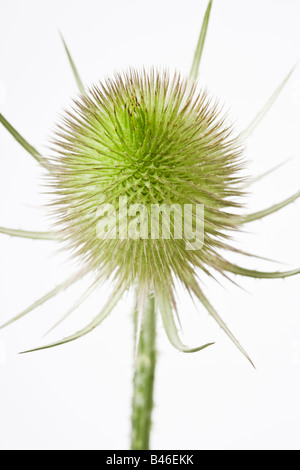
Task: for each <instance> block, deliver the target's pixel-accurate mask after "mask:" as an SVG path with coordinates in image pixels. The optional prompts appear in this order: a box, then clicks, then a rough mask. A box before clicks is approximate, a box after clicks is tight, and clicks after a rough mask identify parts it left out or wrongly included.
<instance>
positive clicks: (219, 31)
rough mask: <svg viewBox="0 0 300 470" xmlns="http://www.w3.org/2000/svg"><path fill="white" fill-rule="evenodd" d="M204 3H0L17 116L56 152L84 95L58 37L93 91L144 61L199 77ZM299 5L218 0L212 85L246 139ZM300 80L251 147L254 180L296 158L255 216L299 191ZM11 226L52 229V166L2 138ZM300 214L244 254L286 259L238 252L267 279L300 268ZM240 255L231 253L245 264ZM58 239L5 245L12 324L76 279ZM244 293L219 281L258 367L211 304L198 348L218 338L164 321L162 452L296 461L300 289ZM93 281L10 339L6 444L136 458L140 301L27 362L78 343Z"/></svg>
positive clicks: (6, 311) (3, 420) (240, 240)
mask: <svg viewBox="0 0 300 470" xmlns="http://www.w3.org/2000/svg"><path fill="white" fill-rule="evenodd" d="M205 7H206V2H204V1H200V0H186V1H185V2H183V1H181V0H180V1H179V0H176V1H175V0H163V1H162V0H111V1H104V0H85V1H83V0H78V1H76V0H72V1H67V0H51V1H49V0H46V1H45V0H44V1H43V2H41V1H38V0H27V1H26V2H24V1H21V0H1V7H0V47H1V49H0V101H1V107H0V112H2V113H3V114H4V115H5V116H6V118H7V119H8V120H10V121H11V122H12V123H13V125H14V126H15V127H16V128H17V129H18V130H19V131H20V132H21V133H22V134H23V135H24V136H25V137H26V138H27V139H28V140H29V141H30V142H31V143H32V144H33V145H36V146H37V147H38V148H39V149H41V150H42V151H45V152H47V141H48V139H49V138H50V136H51V132H52V129H53V126H54V123H55V121H56V120H57V116H58V114H59V113H60V112H61V110H62V108H63V107H65V106H68V104H69V103H70V99H71V97H74V95H75V94H76V84H75V82H74V79H73V77H72V73H71V71H70V68H69V65H68V63H67V59H66V56H65V52H64V50H63V47H62V44H61V41H60V38H59V34H58V29H60V30H61V31H62V32H63V34H64V36H65V39H66V41H67V43H68V45H69V48H70V50H71V52H72V55H73V57H74V60H75V62H76V64H77V66H78V69H79V70H80V72H81V75H82V78H83V79H84V81H85V82H86V83H87V84H92V83H93V82H96V81H97V80H99V79H102V78H104V77H105V76H107V75H110V74H112V73H113V71H114V70H118V69H123V68H125V67H127V66H129V65H132V66H137V67H140V66H143V65H145V66H151V65H158V66H167V67H170V69H171V70H173V69H174V68H177V69H179V70H181V71H182V72H183V73H187V72H188V71H189V67H190V64H191V61H192V56H193V51H194V49H195V45H196V41H197V38H198V33H199V28H200V24H201V21H202V16H203V14H204V10H205ZM299 15H300V3H299V1H298V0H284V1H283V0H280V1H279V0H251V1H250V0H249V1H248V0H247V1H246V0H244V1H243V2H241V1H239V0H226V1H221V0H215V2H214V5H213V10H212V16H211V22H210V26H209V32H208V37H207V43H206V48H205V53H204V56H203V62H202V67H201V84H203V86H207V87H208V88H209V90H210V92H211V93H212V94H213V95H215V96H217V97H219V98H220V100H221V102H222V103H224V104H225V108H226V109H228V110H229V113H230V117H231V119H232V121H233V122H235V123H236V126H237V128H238V129H242V128H243V127H244V126H246V125H247V123H248V122H249V121H250V120H251V119H252V117H253V116H254V115H255V114H256V112H257V111H258V110H259V109H260V108H261V107H262V105H263V104H264V102H265V101H266V99H267V98H268V97H269V96H270V94H271V93H272V92H273V90H274V89H275V88H276V87H277V85H278V84H279V83H280V81H281V80H282V79H283V78H284V76H285V75H286V74H287V73H288V71H289V70H290V68H291V67H292V66H293V65H294V64H295V62H296V61H297V60H298V59H299V57H300V29H299ZM299 110H300V70H299V68H298V69H297V70H296V72H295V73H294V75H293V77H292V79H291V80H290V82H289V83H288V85H287V87H286V88H285V90H284V92H283V93H282V95H281V96H280V98H279V99H278V101H277V102H276V104H275V105H274V107H273V108H272V110H271V111H270V112H269V114H268V116H267V117H266V118H265V120H264V121H263V123H262V124H261V125H260V127H259V129H257V130H256V131H255V133H254V135H253V136H252V137H251V138H250V139H249V142H248V149H247V158H248V160H249V166H248V168H249V173H251V174H254V175H256V174H259V173H260V172H263V171H265V170H267V169H269V168H270V167H272V166H274V165H275V164H276V163H279V162H281V161H283V160H285V159H286V158H289V157H294V159H293V160H292V161H291V162H290V163H288V164H287V165H286V166H285V167H283V168H281V169H280V170H278V171H277V172H276V173H274V174H273V175H271V176H269V177H268V178H266V179H265V180H263V181H262V182H261V183H258V184H256V185H254V186H253V187H252V190H253V194H251V195H250V197H249V199H248V201H247V202H248V210H249V211H253V210H258V209H262V208H264V207H267V206H268V205H270V204H273V203H275V202H277V201H281V200H282V199H284V198H285V197H287V196H289V195H290V194H293V193H294V192H296V191H297V190H299V174H300V173H299V172H300V155H299V152H300V150H299V124H300V119H299V118H300V111H299ZM0 139H1V146H0V149H1V153H0V194H1V198H0V226H6V227H13V228H23V229H28V230H43V229H47V217H46V214H47V210H46V209H41V205H42V204H43V202H44V201H45V197H44V196H43V195H42V194H41V193H42V191H43V186H42V180H41V179H40V176H41V171H40V169H39V167H38V165H37V164H36V163H35V161H34V160H33V159H32V158H31V157H30V155H28V154H27V153H26V152H25V151H24V150H23V149H22V148H21V147H20V146H19V145H18V144H17V143H16V142H15V141H14V140H13V139H12V137H11V136H10V135H9V134H8V133H7V132H6V131H5V129H3V128H0ZM299 208H300V206H299V202H297V203H295V204H292V205H291V206H290V207H288V208H286V209H284V210H283V211H281V212H279V213H277V214H275V215H273V216H270V217H268V218H266V219H264V220H263V221H261V222H255V223H253V224H250V225H248V226H247V233H245V234H241V235H240V236H238V237H237V239H236V246H238V247H239V248H241V249H246V250H248V251H251V252H254V253H256V254H260V255H263V256H267V257H271V258H273V259H276V260H281V261H283V262H285V263H286V264H285V265H280V264H272V263H267V262H263V261H259V260H258V261H256V260H255V259H253V260H251V259H250V260H249V259H247V258H244V259H242V258H235V261H237V260H238V261H239V263H240V264H243V265H244V266H248V267H253V268H254V269H255V268H256V269H265V270H276V269H290V268H291V267H298V266H299V265H300V254H299V236H300V224H299ZM231 259H232V260H233V259H234V258H233V257H232V258H231ZM73 269H74V266H73V265H72V263H71V262H68V261H67V257H66V256H65V255H63V254H61V253H57V247H53V244H52V243H51V242H43V241H31V240H22V239H16V238H15V239H12V238H10V237H7V236H5V235H1V238H0V286H1V296H0V323H2V322H3V321H5V320H7V319H9V318H11V317H12V316H13V315H15V314H17V313H19V312H20V311H22V309H24V308H25V307H27V306H28V305H29V304H30V303H32V302H33V301H34V300H36V299H37V298H38V297H39V296H41V295H42V294H44V293H45V292H47V291H48V290H50V289H51V288H52V287H53V286H55V285H56V284H57V283H58V282H60V281H62V280H64V278H65V277H67V276H68V275H69V273H70V272H72V271H73ZM240 284H241V286H242V287H243V288H244V289H245V290H246V291H244V290H241V289H239V288H237V287H235V286H234V285H233V284H230V283H223V287H221V286H218V285H217V284H216V283H214V282H207V290H206V292H207V295H208V297H209V298H210V300H211V301H212V303H213V304H214V305H215V307H216V309H217V310H218V312H219V313H220V315H221V316H222V317H223V318H224V320H225V321H226V322H227V323H228V325H229V327H230V328H231V329H232V331H233V332H234V333H235V334H236V336H237V337H238V339H239V340H240V342H241V343H242V345H243V346H244V347H245V349H246V350H247V351H248V353H249V354H250V356H251V358H252V359H253V361H254V363H255V365H256V367H257V370H254V369H252V367H251V366H250V365H249V363H248V362H247V361H246V360H245V358H244V357H243V356H242V355H241V354H240V353H239V351H238V350H237V349H236V348H235V347H234V345H233V344H232V343H231V342H230V341H229V340H228V339H227V337H226V336H225V334H223V333H222V332H221V331H220V329H219V328H218V326H217V325H216V324H215V323H214V321H213V320H212V319H211V318H209V317H208V314H207V313H206V312H205V311H204V310H203V309H202V308H201V307H200V306H199V305H196V306H194V305H193V304H191V303H190V302H189V301H188V300H187V299H186V297H185V296H184V295H183V296H181V310H180V311H181V314H182V319H183V324H184V338H185V342H186V343H188V344H191V345H195V344H199V343H200V344H201V343H203V342H207V341H215V342H216V344H215V345H214V346H213V347H211V348H209V349H207V350H205V351H203V352H200V353H197V354H194V355H184V354H180V353H178V352H177V351H175V350H174V349H173V348H172V347H171V346H170V345H169V343H168V341H167V340H166V336H165V333H164V330H163V328H162V327H161V324H159V363H158V369H157V382H156V389H155V405H156V406H155V411H154V416H153V419H154V423H153V435H152V448H154V449H295V448H296V449H299V447H300V428H299V420H300V407H299V396H300V308H299V277H298V278H297V277H295V278H289V279H286V280H274V281H269V280H265V281H257V280H252V279H241V280H240ZM86 285H87V284H86V283H82V285H80V284H79V285H76V286H74V287H73V288H72V289H70V290H69V291H67V292H66V293H63V294H61V295H60V296H58V297H57V298H55V299H53V300H51V301H50V302H49V303H47V304H45V305H44V306H42V307H40V308H39V309H37V310H36V311H35V312H33V313H31V314H30V315H29V316H28V317H26V318H24V319H23V320H21V321H20V322H18V323H16V324H14V325H13V326H11V327H9V328H7V329H6V330H3V331H1V332H0V448H1V449H127V448H128V442H129V433H130V428H129V418H130V399H131V379H132V349H133V341H132V327H131V317H130V313H131V304H132V299H130V298H128V299H125V300H124V301H123V302H121V303H120V305H119V307H118V308H117V309H116V310H115V311H114V312H113V314H112V315H111V316H110V317H109V318H108V319H107V320H106V321H105V322H104V323H103V324H102V325H101V326H100V327H99V328H98V329H97V330H96V331H94V332H93V333H91V334H90V335H89V336H87V337H85V338H82V339H80V340H78V341H77V342H75V343H72V344H68V345H65V346H62V347H60V348H56V349H52V350H47V351H42V352H37V353H34V354H29V355H23V356H22V355H21V356H20V355H18V354H17V353H18V351H21V350H23V349H26V348H29V347H33V346H36V345H40V344H44V343H45V342H49V341H50V340H53V339H57V338H60V337H62V336H64V335H66V334H69V333H71V332H73V331H75V330H77V329H78V328H79V327H81V326H83V325H85V324H86V323H87V322H88V321H89V320H90V319H91V318H92V317H93V316H95V315H96V314H97V313H98V311H99V309H100V308H101V305H103V303H104V301H105V298H106V296H107V292H108V288H107V286H105V287H104V288H103V289H101V290H100V291H99V292H97V293H96V294H95V295H94V296H93V297H92V298H91V299H90V300H89V301H88V302H87V303H86V304H85V305H84V306H83V307H82V308H80V309H79V310H78V312H76V313H74V315H73V317H72V318H70V319H69V320H68V321H67V322H66V323H65V324H63V325H61V326H60V327H59V328H58V329H57V330H56V331H55V332H53V333H52V334H51V335H49V336H48V337H46V338H42V336H43V334H44V333H45V332H46V331H47V329H48V328H49V327H50V326H51V325H52V324H53V323H54V322H55V320H57V319H58V318H59V317H60V316H61V315H62V314H63V313H64V312H65V311H66V310H67V308H68V306H70V305H71V304H72V302H73V301H74V300H75V299H76V298H77V297H76V296H78V295H79V291H80V292H81V291H82V290H83V289H84V287H85V286H86Z"/></svg>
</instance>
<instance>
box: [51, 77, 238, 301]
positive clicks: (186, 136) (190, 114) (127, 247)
mask: <svg viewBox="0 0 300 470" xmlns="http://www.w3.org/2000/svg"><path fill="white" fill-rule="evenodd" d="M50 165H51V170H52V171H51V175H50V178H51V184H52V187H53V192H54V207H55V209H54V214H55V217H56V221H57V224H58V227H59V229H60V233H61V236H62V238H63V239H64V240H65V241H67V242H68V243H69V246H70V247H71V249H72V250H73V251H74V252H75V253H76V254H77V255H78V256H80V257H81V258H82V259H83V260H84V262H85V263H87V264H88V266H89V267H90V269H91V270H95V271H97V272H98V273H101V276H103V277H106V278H107V277H110V276H114V277H115V278H116V279H117V280H118V282H119V283H121V284H123V285H127V286H130V285H131V284H133V283H135V282H138V284H139V285H141V286H143V288H144V287H145V286H146V288H150V286H152V287H153V288H154V290H161V289H163V290H166V289H167V290H168V292H169V293H170V295H171V292H172V286H173V282H174V278H179V279H180V280H181V281H182V282H183V283H184V284H185V285H187V286H189V285H190V284H189V279H190V276H193V277H194V276H195V268H202V269H203V270H204V271H205V272H207V269H209V268H210V267H213V268H216V269H218V268H219V269H220V270H221V271H222V269H221V268H220V266H219V261H220V258H219V255H218V249H219V248H224V247H226V246H227V243H226V240H227V238H228V236H229V231H231V230H236V229H238V217H237V216H236V215H235V214H234V211H232V209H233V208H236V207H239V206H240V205H241V200H242V196H243V191H242V189H241V185H240V183H241V180H242V178H241V177H240V173H239V172H240V169H241V168H242V152H241V148H240V145H239V142H238V141H237V139H235V138H234V137H233V136H232V130H231V128H230V127H228V126H226V125H225V119H224V117H223V116H221V115H220V112H219V108H218V105H217V104H216V103H213V102H212V100H211V99H210V98H209V96H208V94H207V92H205V91H200V92H198V91H197V89H196V85H195V83H191V82H189V81H188V80H186V79H183V78H182V77H181V76H180V75H179V74H177V73H176V74H175V75H174V76H173V77H171V76H170V75H169V74H168V72H166V71H163V72H161V73H159V72H157V71H155V70H154V69H152V70H150V72H146V71H142V72H138V71H137V70H135V69H131V70H129V71H128V72H127V73H123V74H116V75H115V76H114V78H113V79H107V80H106V81H105V82H104V83H100V84H98V85H95V86H93V87H92V88H91V89H90V90H89V92H88V93H86V94H85V95H83V96H81V97H80V98H79V99H78V100H76V101H75V102H74V106H73V110H72V111H69V112H67V114H66V116H65V117H64V119H63V123H62V124H61V126H60V127H59V128H58V129H57V140H56V142H55V154H54V155H53V156H52V157H51V158H50ZM120 198H121V199H120ZM122 198H123V199H122ZM124 198H126V203H127V204H128V207H130V206H132V205H134V204H135V205H137V204H139V205H142V206H143V207H144V208H145V209H146V214H144V216H145V218H146V220H147V223H148V225H146V231H145V232H144V233H143V234H142V232H141V231H140V232H139V235H138V236H136V237H135V238H134V237H129V238H128V236H127V237H123V238H122V236H120V233H119V232H118V230H117V232H115V227H114V226H110V225H109V224H108V225H106V237H104V238H103V237H102V238H101V237H99V233H98V231H97V227H98V224H99V223H100V222H101V220H103V215H106V216H107V215H108V216H115V215H116V214H117V213H118V214H119V213H120V205H121V204H122V201H124V200H125V199H124ZM108 204H110V206H108ZM105 205H106V206H105ZM153 205H159V206H160V207H161V206H162V205H166V206H168V207H169V208H170V207H172V211H171V212H170V214H171V215H170V224H171V230H170V237H169V238H163V236H161V235H160V236H159V237H158V238H153V237H151V235H152V233H151V228H150V226H149V225H151V224H149V221H150V213H151V209H152V208H153ZM188 205H189V206H188ZM197 205H204V210H205V219H204V244H203V246H202V249H201V250H190V249H187V246H188V244H190V243H191V242H190V238H191V237H190V235H187V234H186V233H183V235H182V237H181V238H180V237H176V236H175V231H174V229H175V225H176V221H177V218H176V215H178V216H179V215H180V213H181V214H184V215H183V219H182V223H183V224H184V222H185V220H187V218H188V216H190V220H191V230H192V231H193V230H195V228H197V227H196V221H197V220H196V211H195V209H194V208H195V206H197ZM104 206H105V207H106V211H105V210H104V209H103V210H102V211H100V212H99V207H102V208H103V207H104ZM186 206H188V207H189V208H190V209H189V211H190V212H188V211H187V212H184V211H183V208H184V207H186ZM135 207H136V206H135ZM181 209H182V210H181ZM137 213H138V214H139V216H140V212H139V211H138V210H137V209H136V213H135V215H136V216H137ZM129 219H130V221H129V222H128V224H129V225H128V226H127V227H126V228H127V230H129V226H130V223H131V224H132V223H133V225H134V224H135V225H134V229H135V230H137V229H138V226H139V224H140V222H141V219H140V218H139V219H138V221H139V223H138V222H137V221H136V219H134V217H133V218H132V217H131V218H130V217H129ZM121 222H122V220H121V219H120V220H119V225H121ZM119 228H120V227H119V226H118V229H119ZM131 228H132V226H131ZM139 228H141V227H140V226H139ZM159 228H160V234H161V232H162V231H163V229H164V222H163V221H162V220H161V219H159ZM126 233H127V235H128V232H126ZM123 235H124V234H123ZM99 275H100V274H99Z"/></svg>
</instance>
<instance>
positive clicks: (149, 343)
mask: <svg viewBox="0 0 300 470" xmlns="http://www.w3.org/2000/svg"><path fill="white" fill-rule="evenodd" d="M137 317H138V315H137V312H135V315H134V323H135V335H136V334H137V321H138V320H137ZM155 338H156V312H155V302H154V297H153V296H152V295H150V296H149V297H148V299H147V300H146V302H145V308H144V315H143V323H142V329H141V334H140V339H139V344H138V349H137V354H136V359H135V372H134V379H133V399H132V416H131V426H132V428H131V449H132V450H149V442H150V431H151V424H152V422H151V415H152V409H153V389H154V376H155V365H156V341H155Z"/></svg>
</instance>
